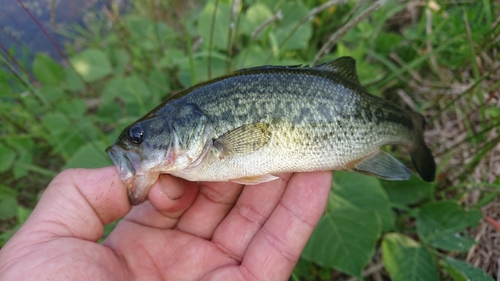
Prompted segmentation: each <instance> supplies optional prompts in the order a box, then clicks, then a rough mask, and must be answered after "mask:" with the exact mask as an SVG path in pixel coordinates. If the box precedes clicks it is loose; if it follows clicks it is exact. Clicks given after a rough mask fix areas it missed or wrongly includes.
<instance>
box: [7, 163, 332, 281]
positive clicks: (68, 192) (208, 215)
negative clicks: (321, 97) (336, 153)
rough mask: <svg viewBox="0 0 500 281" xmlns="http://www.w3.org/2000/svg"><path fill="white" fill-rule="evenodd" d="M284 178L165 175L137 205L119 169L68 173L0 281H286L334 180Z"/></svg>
mask: <svg viewBox="0 0 500 281" xmlns="http://www.w3.org/2000/svg"><path fill="white" fill-rule="evenodd" d="M280 177H281V179H279V180H276V181H272V182H268V183H262V184H259V185H255V186H248V187H246V188H243V186H242V185H239V184H235V183H229V182H224V183H214V182H211V183H209V182H203V183H194V182H188V181H185V180H182V179H179V178H175V177H172V176H169V175H162V176H161V177H160V180H159V181H158V182H157V183H155V185H154V186H153V187H152V189H151V191H150V193H149V195H148V198H149V201H147V202H145V203H143V204H141V205H139V206H134V207H131V206H130V204H129V201H128V199H127V191H126V188H125V187H124V186H123V184H122V182H121V181H120V179H119V176H118V173H117V171H116V169H115V168H114V167H107V168H102V169H94V170H87V169H73V170H67V171H64V172H62V173H61V174H60V175H58V176H57V177H56V178H55V179H54V180H53V181H52V182H51V183H50V185H49V186H48V188H47V190H46V191H45V192H44V194H43V196H42V198H41V200H40V202H39V203H38V205H37V206H36V208H35V210H34V211H33V213H32V214H31V216H30V217H29V219H28V220H27V221H26V223H25V224H24V225H23V226H22V227H21V229H19V231H18V232H17V233H16V234H15V235H14V236H13V237H12V239H11V240H10V241H9V242H8V243H7V244H6V245H5V246H4V247H3V248H2V250H1V251H0V279H1V280H93V281H94V280H201V279H203V280H287V279H288V278H289V276H290V273H291V271H292V270H293V268H294V266H295V264H296V262H297V260H298V258H299V256H300V253H301V252H302V249H303V247H304V246H305V244H306V242H307V240H308V238H309V236H310V235H311V233H312V231H313V229H314V227H315V225H316V224H317V222H318V220H319V219H320V217H321V215H322V213H323V211H324V209H325V206H326V203H327V200H328V194H329V191H330V185H331V172H314V173H296V174H284V175H281V176H280ZM124 216H125V217H124ZM122 217H124V218H123V220H121V221H120V222H119V223H118V225H117V226H116V228H115V229H114V230H113V231H112V232H111V234H110V235H109V236H108V237H107V239H106V240H105V241H104V242H103V243H102V244H98V243H96V241H97V240H98V239H99V238H100V237H101V236H102V234H103V228H104V225H106V224H109V223H111V222H113V221H115V220H117V219H119V218H122Z"/></svg>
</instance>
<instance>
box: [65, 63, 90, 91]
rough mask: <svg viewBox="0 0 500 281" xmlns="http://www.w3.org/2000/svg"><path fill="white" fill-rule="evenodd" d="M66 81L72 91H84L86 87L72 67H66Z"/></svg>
mask: <svg viewBox="0 0 500 281" xmlns="http://www.w3.org/2000/svg"><path fill="white" fill-rule="evenodd" d="M64 81H65V86H66V89H68V90H70V91H82V90H83V89H85V84H84V83H83V81H82V79H81V78H80V77H79V76H78V74H76V72H75V71H74V70H73V69H72V68H71V67H67V68H66V69H64Z"/></svg>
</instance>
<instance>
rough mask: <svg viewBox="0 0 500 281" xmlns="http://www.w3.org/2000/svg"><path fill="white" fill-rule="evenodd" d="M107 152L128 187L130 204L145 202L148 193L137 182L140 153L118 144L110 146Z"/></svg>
mask: <svg viewBox="0 0 500 281" xmlns="http://www.w3.org/2000/svg"><path fill="white" fill-rule="evenodd" d="M106 153H108V155H109V157H110V158H111V160H112V161H113V164H114V165H115V167H116V168H117V169H118V173H119V174H120V179H121V180H122V182H123V184H124V185H125V187H126V188H127V195H128V199H129V201H130V204H132V205H139V204H141V203H142V202H144V200H146V197H147V195H148V193H147V192H144V188H142V187H140V186H137V182H136V181H137V180H136V178H137V176H138V172H139V171H138V166H139V162H140V161H138V159H139V157H138V155H136V153H134V152H131V151H126V150H124V149H122V148H121V147H119V146H117V145H113V146H110V147H108V148H107V149H106Z"/></svg>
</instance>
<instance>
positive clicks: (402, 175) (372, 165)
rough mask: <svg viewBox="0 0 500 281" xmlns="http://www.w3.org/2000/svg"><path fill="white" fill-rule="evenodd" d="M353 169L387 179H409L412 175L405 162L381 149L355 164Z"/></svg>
mask: <svg viewBox="0 0 500 281" xmlns="http://www.w3.org/2000/svg"><path fill="white" fill-rule="evenodd" d="M353 171H355V172H359V173H362V174H367V175H371V176H375V177H379V178H382V179H385V180H407V179H409V178H410V177H411V175H412V172H411V171H410V170H409V169H408V168H407V167H406V166H405V165H404V164H403V163H401V162H399V161H398V160H397V159H396V158H394V157H392V156H391V155H389V154H387V153H385V152H383V151H381V150H379V151H377V152H376V153H374V154H372V155H370V156H368V157H366V158H364V159H362V160H361V161H359V162H358V163H356V164H354V168H353Z"/></svg>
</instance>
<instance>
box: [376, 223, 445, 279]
mask: <svg viewBox="0 0 500 281" xmlns="http://www.w3.org/2000/svg"><path fill="white" fill-rule="evenodd" d="M382 259H383V261H384V265H385V269H386V270H387V272H389V275H390V276H391V280H393V281H434V280H439V275H438V270H437V266H436V265H435V264H434V263H433V261H432V258H431V255H430V254H429V252H428V251H427V249H426V248H425V247H423V246H422V245H420V244H419V243H418V242H416V241H415V240H413V239H411V238H409V237H407V236H405V235H402V234H399V233H389V234H386V235H385V236H384V239H383V241H382Z"/></svg>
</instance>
